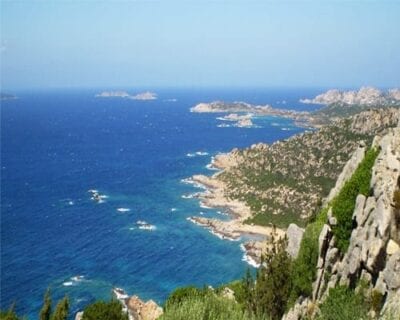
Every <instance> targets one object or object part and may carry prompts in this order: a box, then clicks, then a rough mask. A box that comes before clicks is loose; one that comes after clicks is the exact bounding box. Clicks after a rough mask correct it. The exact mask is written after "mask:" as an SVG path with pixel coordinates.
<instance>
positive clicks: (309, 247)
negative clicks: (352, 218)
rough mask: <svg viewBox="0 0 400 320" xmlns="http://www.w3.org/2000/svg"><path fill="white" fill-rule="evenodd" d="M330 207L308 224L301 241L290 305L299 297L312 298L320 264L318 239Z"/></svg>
mask: <svg viewBox="0 0 400 320" xmlns="http://www.w3.org/2000/svg"><path fill="white" fill-rule="evenodd" d="M328 209H329V207H328V206H327V207H325V208H324V209H322V210H321V212H320V213H319V214H318V215H317V216H316V218H315V220H314V222H312V223H310V224H308V226H307V227H306V230H305V231H304V235H303V239H302V240H301V244H300V249H299V253H298V256H297V258H296V259H295V260H294V263H293V271H292V285H293V287H292V293H291V298H290V304H293V303H294V302H295V300H296V299H297V298H298V297H299V296H306V297H307V296H311V294H312V283H313V282H314V280H315V277H316V273H315V272H316V266H317V262H318V254H319V253H318V238H319V234H320V233H321V230H322V227H323V226H324V224H325V222H326V220H327V213H328Z"/></svg>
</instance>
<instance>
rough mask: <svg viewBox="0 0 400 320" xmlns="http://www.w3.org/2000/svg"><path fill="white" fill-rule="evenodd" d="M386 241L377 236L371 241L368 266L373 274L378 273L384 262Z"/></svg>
mask: <svg viewBox="0 0 400 320" xmlns="http://www.w3.org/2000/svg"><path fill="white" fill-rule="evenodd" d="M385 249H386V248H385V243H384V241H383V240H382V239H379V238H376V239H373V240H372V241H370V244H369V250H368V258H367V263H366V268H367V270H368V271H369V272H371V273H372V274H376V273H377V272H379V271H380V270H381V268H382V265H383V264H384V255H385Z"/></svg>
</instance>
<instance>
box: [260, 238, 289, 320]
mask: <svg viewBox="0 0 400 320" xmlns="http://www.w3.org/2000/svg"><path fill="white" fill-rule="evenodd" d="M286 246H287V239H286V238H285V239H278V240H277V241H275V240H274V239H273V238H272V243H271V248H270V249H269V250H268V251H267V253H266V255H265V257H263V259H262V260H263V261H262V266H261V267H260V269H259V271H258V274H257V281H256V285H255V295H254V296H255V306H256V309H255V310H254V311H255V314H257V315H260V316H264V315H267V316H268V317H270V318H271V319H273V320H278V319H281V318H282V316H283V314H284V312H285V309H286V304H287V302H288V301H289V296H290V292H291V286H292V281H291V272H292V259H291V258H290V256H289V254H288V253H287V252H286Z"/></svg>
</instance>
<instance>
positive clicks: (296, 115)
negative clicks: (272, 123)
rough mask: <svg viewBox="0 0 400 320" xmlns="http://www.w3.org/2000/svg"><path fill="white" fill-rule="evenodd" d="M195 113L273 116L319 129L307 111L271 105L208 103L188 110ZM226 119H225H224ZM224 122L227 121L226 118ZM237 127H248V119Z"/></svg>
mask: <svg viewBox="0 0 400 320" xmlns="http://www.w3.org/2000/svg"><path fill="white" fill-rule="evenodd" d="M190 111H191V112H195V113H231V114H232V113H243V112H247V113H251V114H254V115H257V116H274V117H280V118H287V119H292V120H293V121H294V122H295V124H296V125H297V126H301V127H319V126H320V124H319V119H318V117H315V116H314V115H313V114H312V113H310V112H307V111H295V110H288V109H279V108H274V107H272V106H271V105H264V106H260V105H252V104H250V103H247V102H242V101H238V102H224V101H212V102H209V103H204V102H202V103H199V104H197V105H195V106H194V107H192V108H191V109H190ZM224 118H226V117H224ZM226 120H229V118H227V119H226ZM238 125H239V126H243V127H246V126H249V125H250V122H249V121H248V119H246V120H245V119H242V120H240V121H239V122H238Z"/></svg>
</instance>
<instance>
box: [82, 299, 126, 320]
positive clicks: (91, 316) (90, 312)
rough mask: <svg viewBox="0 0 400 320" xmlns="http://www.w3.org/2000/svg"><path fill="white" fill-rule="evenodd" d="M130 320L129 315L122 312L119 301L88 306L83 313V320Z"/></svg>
mask: <svg viewBox="0 0 400 320" xmlns="http://www.w3.org/2000/svg"><path fill="white" fill-rule="evenodd" d="M110 319H112V320H128V314H127V313H125V312H124V311H122V305H121V303H120V302H119V301H118V300H111V301H109V302H105V301H96V302H95V303H92V304H90V305H88V306H87V307H86V308H85V310H84V311H83V317H82V320H110Z"/></svg>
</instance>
